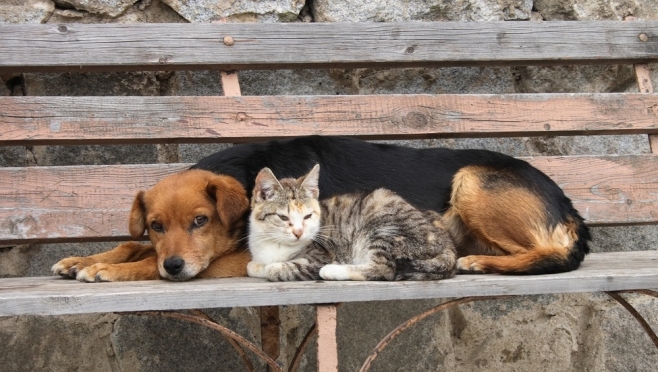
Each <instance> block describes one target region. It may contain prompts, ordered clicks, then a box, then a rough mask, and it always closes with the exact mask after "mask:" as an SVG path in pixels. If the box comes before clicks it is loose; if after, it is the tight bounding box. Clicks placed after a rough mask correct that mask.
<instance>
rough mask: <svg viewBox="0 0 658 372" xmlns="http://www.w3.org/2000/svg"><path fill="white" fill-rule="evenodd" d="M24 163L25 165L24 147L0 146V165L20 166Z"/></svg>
mask: <svg viewBox="0 0 658 372" xmlns="http://www.w3.org/2000/svg"><path fill="white" fill-rule="evenodd" d="M24 165H26V158H25V148H24V147H20V146H2V147H0V167H22V166H24Z"/></svg>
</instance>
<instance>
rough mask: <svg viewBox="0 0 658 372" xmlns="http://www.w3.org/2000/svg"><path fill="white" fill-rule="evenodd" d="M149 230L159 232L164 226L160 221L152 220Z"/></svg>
mask: <svg viewBox="0 0 658 372" xmlns="http://www.w3.org/2000/svg"><path fill="white" fill-rule="evenodd" d="M151 230H153V231H155V232H159V233H161V232H163V231H164V227H163V226H162V224H161V223H160V222H158V221H153V222H151Z"/></svg>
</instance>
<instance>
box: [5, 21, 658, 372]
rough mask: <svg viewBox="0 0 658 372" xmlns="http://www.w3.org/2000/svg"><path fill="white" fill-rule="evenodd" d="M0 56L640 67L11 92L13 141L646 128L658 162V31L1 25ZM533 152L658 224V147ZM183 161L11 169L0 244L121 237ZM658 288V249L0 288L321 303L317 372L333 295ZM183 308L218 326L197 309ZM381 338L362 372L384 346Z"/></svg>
mask: <svg viewBox="0 0 658 372" xmlns="http://www.w3.org/2000/svg"><path fill="white" fill-rule="evenodd" d="M0 50H2V51H3V52H2V53H0V73H17V72H37V73H39V72H53V71H59V72H72V71H76V72H77V71H86V72H99V71H153V70H165V71H174V70H197V69H215V70H223V71H235V70H245V69H301V68H316V69H324V68H362V67H377V68H382V67H438V66H510V65H567V64H631V63H633V64H635V65H636V66H635V67H636V70H637V71H638V82H639V84H640V85H639V86H640V92H641V93H638V94H620V93H601V94H599V93H595V94H495V95H494V94H468V95H455V94H446V95H419V94H409V95H364V96H267V97H259V96H253V97H239V96H236V95H239V87H236V86H235V85H231V83H230V81H231V80H233V82H234V83H235V81H236V80H235V77H236V74H224V75H223V76H224V78H225V80H226V82H225V85H224V90H225V92H226V93H227V96H223V97H222V96H217V97H38V96H22V97H0V145H3V146H9V145H19V146H32V145H46V144H50V145H54V144H59V145H62V144H117V143H124V144H156V143H204V142H244V141H255V140H266V139H271V138H280V137H291V136H297V135H307V134H325V135H330V134H331V135H349V136H357V137H360V138H364V139H410V138H433V137H514V136H544V135H589V134H648V135H650V136H649V138H650V141H651V145H652V151H653V152H654V153H656V152H658V137H656V136H652V135H655V134H658V96H656V95H654V94H650V93H652V92H653V88H652V86H651V81H650V79H649V77H648V73H646V65H644V64H646V63H649V62H658V22H643V21H632V22H490V23H489V22H487V23H351V24H318V23H312V24H134V25H120V24H104V25H83V24H76V25H64V24H62V25H4V26H2V27H1V28H0ZM300 51H303V52H300ZM236 88H238V89H236ZM230 95H233V96H230ZM527 160H528V161H530V162H531V163H532V164H533V165H535V166H537V167H538V168H540V169H541V170H543V171H544V172H545V173H547V174H548V175H549V176H551V177H552V178H553V179H555V180H556V181H557V183H558V184H559V185H560V186H561V187H562V188H563V189H564V190H565V192H566V193H567V195H568V196H569V197H570V198H571V199H572V200H573V202H574V205H575V207H576V208H577V209H578V210H579V211H580V212H581V214H582V215H583V216H584V217H585V218H586V221H587V223H588V224H589V225H591V226H609V225H642V224H656V223H657V222H658V156H656V155H654V154H647V155H633V156H622V155H606V156H542V157H531V158H528V159H527ZM189 165H190V164H149V165H112V166H91V165H89V166H49V167H25V168H0V245H11V244H25V243H49V242H50V243H53V242H91V241H120V240H127V239H129V235H128V231H127V223H126V220H127V216H128V211H129V208H130V206H131V202H132V198H133V196H134V194H135V192H136V190H138V189H145V188H147V187H149V186H151V185H153V184H154V183H155V182H157V181H158V180H159V179H161V178H163V177H164V176H166V175H168V174H171V173H173V172H176V171H179V170H182V169H185V168H187V167H188V166H189ZM99 288H102V290H99ZM652 288H658V251H655V250H654V251H640V252H615V253H593V254H590V255H589V256H588V257H587V258H586V259H585V261H584V263H583V265H582V267H581V268H580V269H578V270H576V271H573V272H569V273H563V274H555V275H544V276H532V277H517V276H499V275H470V276H465V275H458V276H457V277H456V278H454V279H450V280H445V281H441V282H438V283H436V282H393V283H383V282H368V283H360V282H332V283H330V282H292V283H269V282H265V281H262V280H256V279H252V278H234V279H215V280H194V281H191V282H185V283H173V282H167V281H151V282H129V283H101V284H83V283H79V282H76V281H74V280H64V279H60V278H56V277H33V278H7V279H0V316H14V315H29V314H33V315H57V314H80V313H88V312H136V311H140V312H141V311H162V310H180V309H202V308H217V307H240V306H263V307H272V306H274V307H276V306H279V305H288V304H318V306H317V308H318V324H319V325H320V327H319V332H320V336H319V341H318V342H319V347H318V349H319V353H320V354H321V355H320V357H319V358H318V360H319V369H320V370H323V371H325V370H326V371H329V370H336V365H337V363H338V361H337V354H336V341H335V326H336V323H335V316H336V307H335V306H333V305H332V304H333V303H341V302H351V301H379V300H392V299H398V300H399V299H428V298H432V299H436V298H455V297H457V298H462V297H468V298H466V299H462V300H456V302H451V303H450V304H458V303H463V302H466V301H471V300H475V299H477V298H489V297H488V296H508V295H530V294H545V293H573V292H597V291H605V292H611V291H629V290H639V291H640V292H643V293H647V294H653V295H655V294H656V293H655V292H651V291H650V290H651V289H652ZM611 295H612V296H617V299H618V300H619V301H622V302H623V299H621V297H619V295H618V294H616V293H611ZM182 298H184V299H185V300H184V301H181V299H182ZM442 306H443V307H438V308H435V309H433V310H431V311H429V312H430V313H431V312H432V311H438V310H440V309H443V308H445V307H446V306H447V305H442ZM274 309H276V308H274ZM437 309H438V310H437ZM274 314H276V312H274ZM164 315H165V316H174V315H172V314H169V313H164ZM176 316H179V317H188V318H189V319H188V318H186V319H188V320H192V321H197V322H199V323H203V324H205V325H207V326H211V327H215V326H214V325H212V324H210V322H209V321H208V320H207V319H206V320H203V319H202V318H203V317H202V316H199V315H198V314H197V315H194V314H193V315H183V314H178V315H176ZM423 316H424V315H423ZM421 317H422V316H421ZM191 318H194V319H191ZM417 320H418V318H416V319H412V320H411V322H415V321H417ZM204 321H205V323H204ZM640 321H641V322H642V321H643V320H640ZM409 324H410V323H409ZM643 327H645V329H646V328H647V327H648V326H647V325H646V323H645V324H643ZM402 328H404V327H402ZM647 331H648V332H650V331H651V329H650V328H649V329H648V330H647ZM222 332H226V331H225V330H224V331H222ZM394 333H395V332H394ZM649 334H650V337H653V341H654V343H656V346H657V347H658V338H656V336H655V334H653V336H651V333H649ZM394 336H395V334H393V335H392V336H390V337H394ZM229 337H234V336H229ZM236 337H237V336H236ZM273 337H275V338H276V337H278V334H276V333H274V336H273ZM388 340H389V341H390V338H388ZM382 342H383V344H381V345H379V346H378V347H377V348H376V349H375V350H374V351H373V354H372V355H371V358H369V359H368V361H366V364H365V365H364V370H365V369H367V368H368V367H369V365H370V362H371V361H372V359H374V357H376V355H377V353H378V352H379V351H380V350H381V347H383V346H385V345H386V343H387V342H388V341H387V340H384V341H382ZM264 343H265V341H264ZM274 343H275V344H276V341H274ZM263 347H264V348H265V345H263ZM275 347H276V346H275ZM268 363H270V366H271V368H273V369H276V368H278V367H277V366H274V365H272V364H271V360H270V361H269V362H268Z"/></svg>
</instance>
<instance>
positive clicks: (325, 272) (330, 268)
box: [320, 264, 353, 280]
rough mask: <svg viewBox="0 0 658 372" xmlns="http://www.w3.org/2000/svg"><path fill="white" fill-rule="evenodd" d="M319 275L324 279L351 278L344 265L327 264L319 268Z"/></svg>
mask: <svg viewBox="0 0 658 372" xmlns="http://www.w3.org/2000/svg"><path fill="white" fill-rule="evenodd" d="M320 277H321V278H322V279H324V280H353V279H352V278H351V277H350V273H349V270H348V269H347V267H346V266H345V265H336V264H329V265H325V266H323V267H322V268H321V269H320Z"/></svg>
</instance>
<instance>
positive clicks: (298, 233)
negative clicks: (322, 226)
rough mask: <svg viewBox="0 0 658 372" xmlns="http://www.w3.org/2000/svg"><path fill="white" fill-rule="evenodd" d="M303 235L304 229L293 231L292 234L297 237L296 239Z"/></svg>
mask: <svg viewBox="0 0 658 372" xmlns="http://www.w3.org/2000/svg"><path fill="white" fill-rule="evenodd" d="M303 233H304V229H293V230H292V234H293V235H295V236H296V237H297V239H299V238H301V237H302V234H303Z"/></svg>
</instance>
